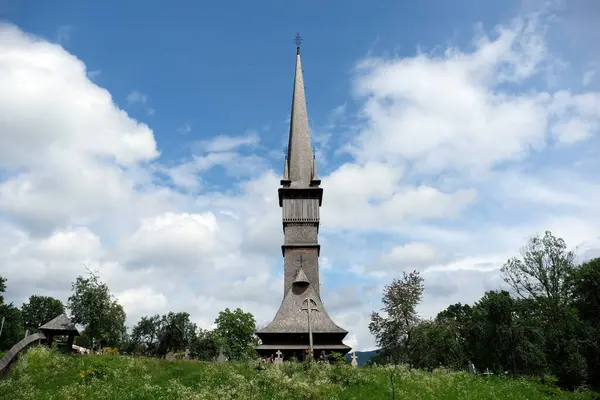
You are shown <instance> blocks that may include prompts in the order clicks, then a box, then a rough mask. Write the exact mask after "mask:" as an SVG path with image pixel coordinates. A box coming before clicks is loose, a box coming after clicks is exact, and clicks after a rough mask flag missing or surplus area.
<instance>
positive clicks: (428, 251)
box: [381, 243, 438, 272]
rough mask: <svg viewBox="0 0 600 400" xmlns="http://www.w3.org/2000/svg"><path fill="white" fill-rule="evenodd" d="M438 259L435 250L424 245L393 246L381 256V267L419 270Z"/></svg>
mask: <svg viewBox="0 0 600 400" xmlns="http://www.w3.org/2000/svg"><path fill="white" fill-rule="evenodd" d="M437 257H438V253H437V251H436V249H435V248H433V247H432V246H430V245H428V244H425V243H407V244H405V245H400V246H394V247H393V248H392V249H391V250H390V251H389V252H388V253H384V254H383V255H382V256H381V266H382V267H387V268H395V269H397V270H398V272H399V271H401V270H402V269H421V268H423V267H427V266H429V265H431V264H432V263H433V262H434V261H435V260H436V259H437Z"/></svg>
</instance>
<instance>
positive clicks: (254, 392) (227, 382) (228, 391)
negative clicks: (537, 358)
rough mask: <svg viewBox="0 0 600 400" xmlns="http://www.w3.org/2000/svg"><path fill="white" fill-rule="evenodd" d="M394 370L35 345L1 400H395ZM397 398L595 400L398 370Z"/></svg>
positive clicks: (520, 383)
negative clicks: (66, 351)
mask: <svg viewBox="0 0 600 400" xmlns="http://www.w3.org/2000/svg"><path fill="white" fill-rule="evenodd" d="M390 372H391V370H390V369H389V368H388V367H377V368H361V369H353V368H352V367H350V366H346V365H339V366H330V367H325V366H322V365H316V364H301V363H297V364H292V363H285V364H284V365H282V366H279V367H278V366H273V365H269V366H267V367H266V368H265V369H259V368H257V364H253V363H226V364H216V363H208V362H198V361H174V362H167V361H164V360H158V359H153V358H142V357H138V358H134V357H125V356H117V355H93V356H66V355H62V354H59V353H56V352H54V351H52V350H48V349H46V348H43V347H34V348H32V349H30V350H29V351H28V352H27V353H26V354H24V355H23V356H22V357H21V358H20V359H19V361H18V362H17V363H16V364H15V365H13V366H12V369H11V372H10V373H9V375H8V376H7V377H5V378H4V379H2V380H0V399H14V400H20V399H40V400H42V399H43V400H52V399H57V400H58V399H60V400H63V399H65V400H66V399H86V400H87V399H92V400H93V399H102V400H105V399H115V400H117V399H132V400H133V399H135V400H145V399H148V400H149V399H161V400H163V399H166V400H168V399H210V400H217V399H227V400H229V399H340V400H341V399H390V398H391V386H390ZM394 381H395V397H396V399H436V400H437V399H511V400H513V399H546V398H548V399H549V398H553V399H592V398H593V397H592V394H591V393H589V392H581V393H569V392H563V391H560V390H558V389H555V388H551V387H548V386H544V385H542V384H541V383H539V382H537V381H535V380H527V379H509V378H505V377H494V376H492V377H489V378H487V377H482V376H472V375H469V374H467V373H460V372H450V371H444V370H438V371H434V372H433V373H428V372H422V371H408V370H407V369H406V368H403V367H398V368H397V370H396V373H395V378H394Z"/></svg>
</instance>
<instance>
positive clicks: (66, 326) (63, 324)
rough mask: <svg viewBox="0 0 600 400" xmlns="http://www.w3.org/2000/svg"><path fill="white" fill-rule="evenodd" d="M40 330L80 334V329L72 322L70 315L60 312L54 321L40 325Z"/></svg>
mask: <svg viewBox="0 0 600 400" xmlns="http://www.w3.org/2000/svg"><path fill="white" fill-rule="evenodd" d="M39 330H40V331H42V332H53V333H62V334H69V333H72V334H74V335H76V336H79V331H78V330H77V328H76V327H75V324H74V323H72V322H71V320H70V319H69V317H67V316H66V315H65V314H60V315H59V316H58V317H56V318H54V319H53V320H52V321H50V322H46V323H45V324H44V325H42V326H40V327H39Z"/></svg>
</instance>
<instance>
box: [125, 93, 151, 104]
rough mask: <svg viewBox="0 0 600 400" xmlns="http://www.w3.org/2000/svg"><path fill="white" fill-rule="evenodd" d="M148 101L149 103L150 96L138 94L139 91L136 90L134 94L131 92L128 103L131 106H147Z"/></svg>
mask: <svg viewBox="0 0 600 400" xmlns="http://www.w3.org/2000/svg"><path fill="white" fill-rule="evenodd" d="M147 101H148V96H147V95H145V94H143V93H140V92H138V91H137V90H134V91H133V92H131V93H129V94H128V95H127V102H128V103H129V104H136V103H141V104H146V102H147Z"/></svg>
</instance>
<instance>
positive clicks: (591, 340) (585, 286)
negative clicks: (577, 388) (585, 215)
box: [571, 258, 600, 388]
mask: <svg viewBox="0 0 600 400" xmlns="http://www.w3.org/2000/svg"><path fill="white" fill-rule="evenodd" d="M571 279H572V282H573V303H574V307H575V309H576V310H577V312H578V314H579V316H580V318H581V337H582V339H583V340H582V341H583V345H584V347H585V351H584V354H585V358H586V362H587V371H588V379H589V382H590V383H592V384H593V385H594V387H595V388H600V341H598V338H600V312H599V310H600V258H594V259H592V260H589V261H587V262H585V263H583V264H582V265H581V266H579V267H578V268H577V269H575V270H574V271H573V274H572V277H571Z"/></svg>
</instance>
